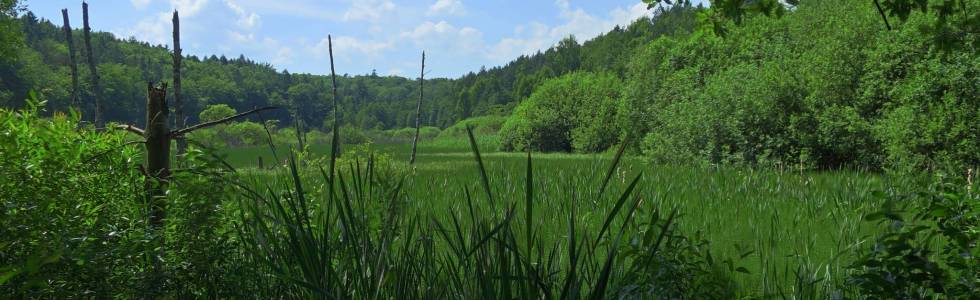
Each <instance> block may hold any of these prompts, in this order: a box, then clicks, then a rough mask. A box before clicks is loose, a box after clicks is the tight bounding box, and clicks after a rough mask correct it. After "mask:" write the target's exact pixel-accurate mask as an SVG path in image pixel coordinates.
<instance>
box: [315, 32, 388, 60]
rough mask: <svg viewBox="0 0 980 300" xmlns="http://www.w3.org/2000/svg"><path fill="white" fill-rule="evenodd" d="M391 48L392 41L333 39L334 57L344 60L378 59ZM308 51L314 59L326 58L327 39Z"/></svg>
mask: <svg viewBox="0 0 980 300" xmlns="http://www.w3.org/2000/svg"><path fill="white" fill-rule="evenodd" d="M392 47H394V42H392V41H386V42H379V41H365V40H359V39H357V38H354V37H349V36H336V37H333V50H334V51H333V54H334V57H335V58H339V59H344V60H351V59H353V58H354V57H366V58H375V57H379V56H380V55H381V53H383V52H384V51H385V50H388V49H390V48H392ZM309 50H310V51H311V52H313V55H314V56H315V57H320V58H323V57H327V54H328V53H329V50H330V49H329V41H328V40H327V39H322V40H320V42H319V43H317V44H316V45H315V46H313V47H312V48H310V49H309Z"/></svg>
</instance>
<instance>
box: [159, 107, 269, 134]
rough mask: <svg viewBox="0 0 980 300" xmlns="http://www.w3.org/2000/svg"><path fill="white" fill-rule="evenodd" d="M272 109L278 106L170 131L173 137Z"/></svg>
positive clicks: (257, 109)
mask: <svg viewBox="0 0 980 300" xmlns="http://www.w3.org/2000/svg"><path fill="white" fill-rule="evenodd" d="M271 109H278V107H275V106H266V107H262V108H256V109H253V110H250V111H246V112H243V113H240V114H237V115H234V116H231V117H227V118H224V119H221V120H216V121H211V122H205V123H201V124H197V125H194V126H191V127H187V128H183V129H178V130H174V131H171V132H170V136H171V137H179V136H182V135H185V134H188V133H190V132H192V131H195V130H198V129H203V128H208V127H211V126H214V125H218V124H223V123H228V122H231V121H234V120H235V119H238V118H241V117H244V116H247V115H250V114H254V113H257V112H260V111H263V110H271Z"/></svg>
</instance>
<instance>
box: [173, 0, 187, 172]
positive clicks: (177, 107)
mask: <svg viewBox="0 0 980 300" xmlns="http://www.w3.org/2000/svg"><path fill="white" fill-rule="evenodd" d="M173 23H174V53H173V57H174V127H177V128H182V127H185V126H187V120H186V119H184V102H183V99H181V94H180V60H181V58H183V56H182V55H183V54H182V53H181V52H182V50H183V49H180V17H179V16H178V15H177V11H176V10H174V18H173ZM186 148H187V143H186V142H185V140H184V139H178V140H177V155H181V154H184V149H186Z"/></svg>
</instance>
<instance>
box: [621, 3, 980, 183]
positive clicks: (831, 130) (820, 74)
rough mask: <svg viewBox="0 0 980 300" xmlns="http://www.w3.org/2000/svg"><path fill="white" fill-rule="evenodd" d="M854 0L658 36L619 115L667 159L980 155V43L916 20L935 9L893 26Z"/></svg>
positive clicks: (819, 162) (940, 160) (961, 162)
mask: <svg viewBox="0 0 980 300" xmlns="http://www.w3.org/2000/svg"><path fill="white" fill-rule="evenodd" d="M845 2H846V1H814V2H806V1H804V2H801V3H799V5H797V6H795V7H794V10H792V11H791V12H786V13H785V14H783V16H782V17H781V18H769V17H765V16H762V15H757V16H753V17H747V18H745V19H744V20H742V22H741V26H736V27H731V28H729V29H728V31H727V33H726V35H725V36H724V37H723V38H722V37H718V36H716V35H714V34H707V33H704V32H699V33H694V34H691V35H689V36H685V37H679V38H670V37H666V38H660V39H657V40H655V41H653V42H651V43H649V44H648V45H647V46H646V47H645V48H642V49H641V50H639V51H638V53H637V54H636V55H635V57H634V60H633V64H632V65H631V67H630V71H629V72H628V73H627V77H626V78H627V84H626V91H625V92H624V94H625V97H624V98H625V99H624V101H623V106H622V107H621V108H620V110H621V111H622V113H620V121H619V122H620V123H621V124H631V125H634V126H636V125H635V124H638V125H639V126H636V127H637V128H639V131H640V132H642V133H643V135H644V138H643V139H642V140H641V142H640V144H639V148H641V149H642V150H643V151H644V153H646V154H647V155H648V156H649V157H650V158H652V159H653V160H654V161H658V162H696V163H700V164H719V163H731V162H740V163H748V164H753V165H773V166H796V167H798V168H803V169H809V168H815V169H836V168H848V167H849V168H860V169H889V170H903V171H908V170H917V169H942V168H946V167H949V168H954V169H958V170H962V169H963V168H964V167H970V166H975V165H976V164H977V156H976V153H977V151H975V149H976V147H977V146H976V145H975V143H974V142H973V141H975V140H977V138H976V130H973V128H976V126H972V125H967V124H971V122H974V120H976V116H977V110H976V108H975V105H973V104H970V103H975V102H976V99H977V95H978V93H977V92H976V89H975V88H974V87H975V86H976V85H975V84H973V82H975V81H976V80H975V79H976V78H977V76H978V72H977V71H976V65H977V64H976V58H977V55H976V52H975V51H969V50H968V49H963V48H960V49H952V50H943V49H942V47H941V46H939V45H936V44H934V43H933V42H932V41H933V37H932V35H933V33H930V32H929V31H926V32H923V31H921V30H919V28H921V27H922V26H925V25H927V24H930V23H931V22H932V21H933V20H934V16H931V15H915V16H913V17H912V18H910V19H909V21H908V23H906V24H903V26H902V27H899V28H897V30H894V31H886V30H882V28H881V26H880V24H879V22H880V19H879V18H877V16H876V14H875V13H874V12H875V10H874V9H873V8H872V6H873V5H872V4H871V3H861V4H858V3H854V2H846V3H845ZM713 9H714V8H713ZM840 28H848V30H840ZM965 38H966V39H967V40H970V39H973V38H975V34H966V35H965ZM621 126H622V125H621ZM944 166H945V167H944Z"/></svg>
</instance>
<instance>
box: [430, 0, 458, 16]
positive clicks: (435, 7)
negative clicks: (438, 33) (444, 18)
mask: <svg viewBox="0 0 980 300" xmlns="http://www.w3.org/2000/svg"><path fill="white" fill-rule="evenodd" d="M427 14H428V15H429V16H437V15H442V14H446V15H451V16H464V15H466V8H465V7H463V2H462V1H460V0H438V1H436V3H433V4H432V6H429V12H428V13H427Z"/></svg>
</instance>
